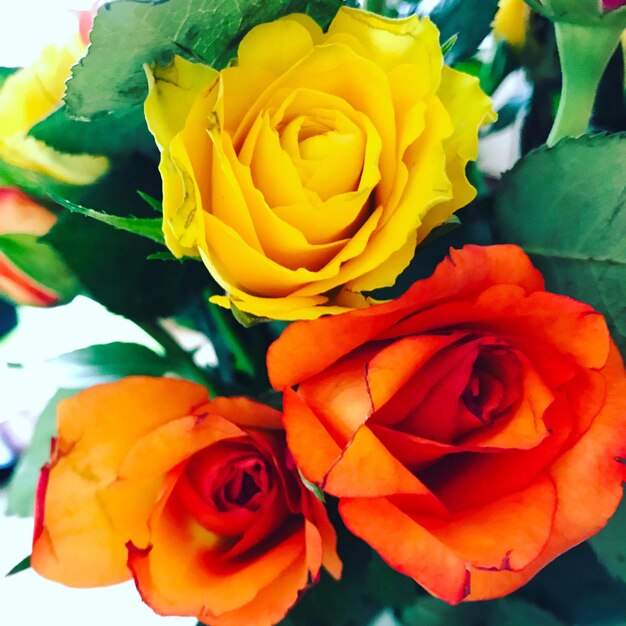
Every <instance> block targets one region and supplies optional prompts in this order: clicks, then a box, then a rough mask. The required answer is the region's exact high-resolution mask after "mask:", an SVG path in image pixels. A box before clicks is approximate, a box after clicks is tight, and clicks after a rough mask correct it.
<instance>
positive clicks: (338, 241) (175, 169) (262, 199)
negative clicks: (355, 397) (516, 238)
mask: <svg viewBox="0 0 626 626" xmlns="http://www.w3.org/2000/svg"><path fill="white" fill-rule="evenodd" d="M148 78H149V82H150V92H149V96H148V99H147V101H146V106H145V113H146V118H147V121H148V125H149V127H150V129H151V131H152V133H153V135H154V136H155V138H156V141H157V143H158V145H159V146H160V148H161V151H162V158H161V165H160V171H161V175H162V178H163V192H164V193H163V195H164V199H163V209H164V232H165V236H166V241H167V244H168V246H169V247H170V249H171V250H172V251H173V252H174V254H176V255H177V256H183V255H196V256H198V255H199V256H201V257H202V260H203V261H204V262H205V264H206V266H207V267H208V269H209V271H210V272H211V274H212V275H213V277H214V278H215V279H216V280H217V282H218V283H220V285H221V286H222V287H223V288H224V289H225V291H226V293H227V296H226V297H223V298H217V299H216V300H217V301H218V303H219V304H222V305H224V306H229V305H230V304H234V305H235V306H236V307H237V308H238V309H240V310H242V311H245V312H247V313H250V314H253V315H258V316H262V317H269V318H273V319H284V320H291V319H304V318H315V317H319V316H320V315H323V314H328V313H339V312H342V311H345V310H346V309H349V308H352V307H353V306H354V303H355V300H356V301H360V299H359V298H355V297H354V294H355V293H359V292H361V291H367V290H372V289H375V288H378V287H383V286H387V285H391V284H393V283H394V281H395V279H396V278H397V276H398V274H399V273H400V272H401V271H402V270H403V269H404V268H405V267H406V266H407V265H408V263H409V262H410V260H411V258H412V257H413V254H414V250H415V246H416V245H417V244H418V243H419V242H420V241H422V240H423V239H424V237H426V235H427V234H428V233H429V232H430V231H431V230H432V229H433V228H434V227H436V226H438V225H439V224H441V223H442V222H444V221H445V220H446V219H448V218H449V217H450V216H451V215H452V213H453V212H454V211H456V210H457V209H458V208H460V207H462V206H464V205H466V204H467V203H468V202H470V201H471V200H472V198H473V197H474V196H475V190H474V188H473V187H472V186H471V185H470V184H469V182H468V180H467V178H466V176H465V167H466V165H467V163H468V161H469V160H472V159H475V158H476V155H477V150H478V138H477V131H478V128H479V126H481V125H482V124H483V123H485V122H489V121H493V119H494V114H493V112H492V110H491V103H490V101H489V99H488V98H487V96H485V94H484V93H482V91H481V90H480V87H479V85H478V81H477V80H476V79H475V78H473V77H471V76H468V75H466V74H463V73H460V72H457V71H455V70H452V69H450V68H448V67H444V64H443V57H442V54H441V48H440V46H439V33H438V31H437V29H436V28H435V26H434V25H433V24H432V23H431V22H430V21H429V20H428V19H425V18H419V17H417V16H412V17H410V18H408V19H403V20H392V19H386V18H382V17H380V16H378V15H374V14H371V13H367V12H364V11H359V10H354V9H347V8H343V9H341V10H340V11H339V13H338V14H337V16H336V17H335V19H334V20H333V22H332V24H331V25H330V28H329V30H328V32H327V33H323V32H322V30H321V29H320V28H319V26H317V24H316V23H315V22H314V21H313V20H312V19H310V18H309V17H307V16H305V15H299V14H297V15H289V16H287V17H285V18H282V19H279V20H277V21H275V22H271V23H268V24H263V25H261V26H257V27H256V28H254V29H252V31H250V32H249V33H248V34H247V35H246V37H244V39H243V40H242V42H241V44H240V46H239V50H238V57H237V60H236V63H234V64H232V65H231V66H230V67H228V68H226V69H224V70H222V71H221V72H217V71H215V70H214V69H212V68H210V67H207V66H203V65H198V64H192V63H189V62H187V61H184V60H183V59H181V58H178V57H177V58H175V59H174V62H173V64H172V65H170V66H169V67H166V68H154V69H152V70H149V71H148Z"/></svg>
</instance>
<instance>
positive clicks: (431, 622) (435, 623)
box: [401, 596, 486, 626]
mask: <svg viewBox="0 0 626 626" xmlns="http://www.w3.org/2000/svg"><path fill="white" fill-rule="evenodd" d="M485 614H486V607H485V606H484V605H483V604H477V603H467V604H460V605H459V606H450V605H449V604H446V603H445V602H443V601H441V600H437V598H431V597H429V596H424V597H421V598H419V599H418V600H417V602H416V603H415V604H414V605H413V606H411V607H409V608H407V609H405V610H404V611H403V612H402V614H401V622H402V624H403V625H404V626H451V625H452V624H463V626H484V625H485V621H484V618H485Z"/></svg>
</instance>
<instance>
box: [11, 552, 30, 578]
mask: <svg viewBox="0 0 626 626" xmlns="http://www.w3.org/2000/svg"><path fill="white" fill-rule="evenodd" d="M29 567H30V554H29V555H28V556H26V557H24V558H23V559H22V560H21V561H20V562H19V563H18V564H17V565H16V566H15V567H12V568H11V571H9V572H7V574H6V577H7V578H8V577H9V576H14V575H15V574H19V573H20V572H23V571H24V570H27V569H28V568H29Z"/></svg>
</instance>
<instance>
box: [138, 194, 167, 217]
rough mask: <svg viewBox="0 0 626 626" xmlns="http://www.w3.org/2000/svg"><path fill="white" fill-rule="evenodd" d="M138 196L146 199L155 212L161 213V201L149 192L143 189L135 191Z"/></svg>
mask: <svg viewBox="0 0 626 626" xmlns="http://www.w3.org/2000/svg"><path fill="white" fill-rule="evenodd" d="M137 193H138V194H139V197H140V198H141V199H143V200H145V201H146V203H147V204H148V206H151V207H152V208H153V209H154V211H155V212H156V213H163V203H162V202H161V201H160V200H157V199H156V198H153V197H152V196H151V195H150V194H147V193H144V192H143V191H137Z"/></svg>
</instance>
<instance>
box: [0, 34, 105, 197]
mask: <svg viewBox="0 0 626 626" xmlns="http://www.w3.org/2000/svg"><path fill="white" fill-rule="evenodd" d="M85 50H86V45H85V43H84V42H83V40H82V39H81V37H80V35H78V34H77V35H76V36H75V37H73V38H72V39H71V40H70V41H69V42H68V43H67V45H66V46H64V47H59V46H55V45H51V46H48V47H47V48H46V49H45V50H44V51H43V52H42V53H41V55H40V57H39V58H38V59H37V60H36V61H35V62H34V63H33V64H32V65H31V66H30V67H26V68H24V69H21V70H19V71H17V72H15V73H14V74H12V75H11V76H9V77H8V78H7V79H6V80H5V81H4V83H3V84H2V86H1V87H0V160H2V161H5V162H6V163H8V164H10V165H13V166H16V167H20V168H22V169H25V170H31V171H34V172H38V173H40V174H45V175H46V176H49V177H51V178H53V179H55V180H57V181H59V182H61V183H67V184H70V185H87V184H90V183H93V182H94V181H95V180H97V179H98V178H100V176H102V175H103V174H104V173H105V172H106V171H107V169H108V167H109V162H108V159H106V158H105V157H101V156H89V155H82V154H81V155H74V154H64V153H61V152H57V151H56V150H54V149H53V148H51V147H50V146H47V145H46V144H45V143H43V142H42V141H38V140H36V139H35V138H34V137H29V136H28V132H29V131H30V129H31V128H32V127H33V126H35V124H37V123H38V122H40V121H41V120H43V119H45V118H46V117H48V116H49V115H50V114H51V113H53V112H54V111H55V110H56V109H58V108H59V106H61V100H62V98H63V94H64V93H65V81H66V80H67V78H68V77H69V76H70V69H71V67H72V65H74V63H76V62H77V61H78V59H80V57H81V56H82V55H83V54H84V53H85Z"/></svg>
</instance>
